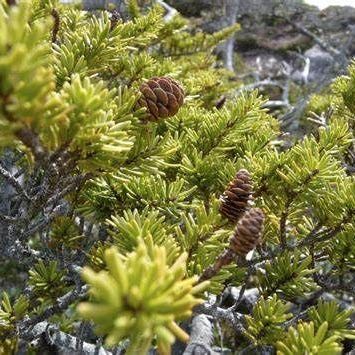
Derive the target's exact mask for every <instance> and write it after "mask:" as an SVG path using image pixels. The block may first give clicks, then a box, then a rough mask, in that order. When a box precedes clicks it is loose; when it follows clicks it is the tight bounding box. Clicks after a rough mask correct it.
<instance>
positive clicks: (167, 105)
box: [138, 77, 185, 121]
mask: <svg viewBox="0 0 355 355" xmlns="http://www.w3.org/2000/svg"><path fill="white" fill-rule="evenodd" d="M139 90H140V92H141V93H142V97H141V98H140V99H139V100H138V107H146V108H147V117H146V118H147V119H148V120H149V121H158V120H159V119H160V118H166V117H171V116H174V115H175V114H176V113H177V112H178V111H179V108H180V107H181V106H182V104H183V103H184V95H185V93H184V90H183V89H182V87H181V86H180V84H179V83H178V82H177V81H175V80H173V79H171V78H168V77H154V78H151V79H149V80H148V81H147V82H145V83H143V84H142V85H141V86H140V87H139Z"/></svg>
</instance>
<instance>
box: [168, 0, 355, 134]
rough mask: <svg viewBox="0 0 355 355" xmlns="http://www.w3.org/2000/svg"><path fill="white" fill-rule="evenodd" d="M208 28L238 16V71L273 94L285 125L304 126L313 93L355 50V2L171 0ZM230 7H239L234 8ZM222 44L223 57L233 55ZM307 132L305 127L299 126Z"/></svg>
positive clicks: (338, 71)
mask: <svg viewBox="0 0 355 355" xmlns="http://www.w3.org/2000/svg"><path fill="white" fill-rule="evenodd" d="M167 2H169V4H170V5H172V6H174V7H175V8H176V9H177V10H178V11H180V12H181V13H182V14H183V15H185V16H189V17H191V18H192V19H193V21H195V22H196V23H197V24H198V25H199V26H200V27H201V28H203V29H204V30H206V31H208V32H213V31H216V30H219V29H221V28H223V27H225V26H227V25H228V24H230V23H233V21H236V22H238V23H240V24H241V30H240V31H239V32H237V33H236V35H235V38H234V52H235V53H236V55H235V56H234V63H233V65H230V64H228V63H226V61H225V64H226V66H227V67H228V68H231V67H233V69H234V71H235V73H236V77H237V78H239V79H240V78H242V80H243V81H244V83H245V87H247V88H248V89H249V88H250V89H253V88H258V89H259V90H260V91H261V92H262V93H265V94H266V95H268V96H269V97H270V103H269V104H268V108H270V109H272V110H274V111H275V110H276V111H277V112H278V114H279V117H280V119H281V120H282V121H283V123H284V128H287V129H288V130H291V131H293V132H295V131H299V130H300V126H301V125H300V122H299V118H300V117H302V113H303V112H304V109H305V108H306V107H307V102H308V99H309V97H310V96H311V94H313V93H315V92H320V91H322V90H323V89H324V88H325V87H327V85H329V84H330V83H331V81H332V80H333V79H334V77H336V76H338V75H339V74H342V73H344V72H345V70H346V67H347V65H348V63H349V61H350V60H351V58H353V57H354V56H355V8H353V7H340V6H332V7H328V8H326V9H324V10H322V11H321V10H319V9H318V8H317V7H315V6H312V5H308V4H305V3H304V2H303V1H302V0H248V1H243V0H221V1H214V0H168V1H167ZM230 8H233V9H234V10H235V12H234V13H232V12H231V11H230ZM226 48H227V47H224V48H223V47H222V54H223V55H222V56H221V57H222V58H223V59H224V58H226V57H228V55H226V54H225V53H223V50H224V51H225V50H226ZM300 133H301V134H302V132H300Z"/></svg>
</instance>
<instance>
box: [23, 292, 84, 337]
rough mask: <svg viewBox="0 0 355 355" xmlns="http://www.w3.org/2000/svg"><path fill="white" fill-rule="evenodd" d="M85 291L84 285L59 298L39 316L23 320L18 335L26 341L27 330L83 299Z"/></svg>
mask: <svg viewBox="0 0 355 355" xmlns="http://www.w3.org/2000/svg"><path fill="white" fill-rule="evenodd" d="M87 291H88V286H87V285H84V286H81V288H79V289H77V288H75V289H73V290H71V291H69V292H68V293H66V294H65V295H64V296H62V297H59V298H58V299H57V300H56V302H55V304H54V305H53V306H50V307H48V308H46V309H45V310H44V311H43V312H42V313H41V314H40V315H38V316H35V317H33V318H30V319H27V320H24V321H23V322H22V324H21V325H20V334H21V333H23V334H24V335H23V337H25V338H26V339H28V334H27V333H26V332H27V331H28V328H31V327H33V326H35V325H36V324H38V323H40V322H42V321H44V320H45V319H48V318H49V317H51V316H53V315H54V314H56V313H59V312H61V311H63V310H66V309H67V308H68V307H69V306H70V304H72V303H73V302H74V301H77V300H80V299H82V298H84V297H85V296H86V295H87ZM32 339H33V338H32Z"/></svg>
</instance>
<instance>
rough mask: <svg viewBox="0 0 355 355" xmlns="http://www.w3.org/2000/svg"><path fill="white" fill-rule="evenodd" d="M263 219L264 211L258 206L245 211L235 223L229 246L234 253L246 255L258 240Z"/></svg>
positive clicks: (261, 230)
mask: <svg viewBox="0 0 355 355" xmlns="http://www.w3.org/2000/svg"><path fill="white" fill-rule="evenodd" d="M264 219H265V217H264V213H263V211H262V210H261V209H260V208H252V209H250V210H249V211H247V212H246V213H245V214H244V216H243V217H242V219H241V220H240V221H239V222H238V224H237V227H236V229H235V232H234V235H233V237H232V238H231V239H230V246H229V248H230V249H231V250H233V251H234V253H236V254H239V255H242V256H245V255H247V254H248V253H249V252H250V251H251V250H253V249H254V248H255V247H256V246H257V245H258V244H259V242H260V237H261V234H262V232H263V225H264Z"/></svg>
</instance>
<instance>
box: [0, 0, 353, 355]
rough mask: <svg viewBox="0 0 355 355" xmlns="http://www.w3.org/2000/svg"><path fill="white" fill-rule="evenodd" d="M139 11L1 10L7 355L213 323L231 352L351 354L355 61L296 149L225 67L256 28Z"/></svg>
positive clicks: (39, 2) (174, 334)
mask: <svg viewBox="0 0 355 355" xmlns="http://www.w3.org/2000/svg"><path fill="white" fill-rule="evenodd" d="M127 4H128V6H127V8H126V9H127V13H124V14H123V13H122V16H118V14H117V11H111V10H110V11H106V10H98V11H95V12H86V11H83V10H81V9H80V8H78V7H76V6H72V5H65V4H61V3H59V2H57V1H55V0H50V1H49V0H48V1H47V0H31V1H18V4H13V3H12V2H10V1H7V2H5V1H1V2H0V107H1V110H0V132H1V133H0V134H1V136H0V137H1V140H0V149H1V158H0V194H1V195H0V196H1V201H0V235H1V238H0V257H1V267H0V273H1V279H2V282H1V288H4V292H3V294H2V297H1V298H2V302H1V306H0V353H1V354H2V353H3V354H9V353H12V352H13V353H16V352H22V353H23V352H25V353H26V352H27V353H39V354H40V353H43V351H44V349H45V347H46V345H47V346H54V347H55V348H56V349H66V350H68V351H72V352H74V351H79V352H80V351H81V350H84V351H86V352H87V353H90V352H92V353H95V348H96V349H97V348H98V347H101V344H103V345H102V347H104V348H105V349H106V350H107V351H110V352H114V351H123V350H125V351H126V352H127V353H128V354H144V353H147V352H148V351H149V349H157V351H158V352H159V353H161V354H169V353H171V352H175V353H182V351H180V352H179V350H176V349H177V347H176V349H175V347H173V345H174V344H175V343H176V340H180V341H182V342H185V343H187V342H189V332H190V328H189V326H186V325H188V324H190V323H191V319H192V318H193V317H195V316H197V315H201V314H203V315H208V316H211V319H212V320H213V323H215V324H217V325H218V326H219V327H220V333H223V334H224V339H225V340H226V341H227V345H226V344H225V343H224V344H221V341H220V337H219V336H217V335H215V336H214V339H213V340H212V343H211V346H212V345H214V346H216V347H218V346H227V347H229V348H231V349H232V351H241V350H242V349H253V348H255V347H256V348H257V349H260V347H265V346H270V347H272V349H276V350H277V352H278V353H279V354H304V353H309V354H311V353H312V354H317V353H322V354H336V353H340V352H341V351H342V348H343V346H344V342H345V340H346V339H348V340H349V339H350V340H351V339H354V338H355V335H354V330H353V329H352V328H353V325H352V324H351V319H350V317H351V310H343V309H342V308H341V305H344V302H341V301H342V300H344V299H346V297H348V296H352V295H353V294H354V286H353V284H354V267H355V263H354V233H355V227H354V225H355V224H354V211H355V180H354V176H352V175H351V169H350V167H351V166H352V164H353V163H354V161H353V160H352V159H353V157H354V117H355V107H354V100H353V99H354V97H355V63H353V64H352V65H351V66H350V68H349V72H348V74H347V75H346V76H343V77H340V78H339V79H337V80H336V82H335V83H334V84H333V87H332V95H331V97H332V99H331V100H328V101H327V105H326V106H329V107H331V108H332V114H331V115H330V114H329V115H328V116H327V120H326V122H324V123H323V124H322V125H321V127H320V128H319V129H317V130H316V131H315V132H314V133H312V134H309V135H307V136H305V137H304V138H303V139H301V140H297V141H294V142H292V146H291V147H288V142H285V141H284V140H283V136H282V134H281V132H280V129H279V125H278V122H277V120H276V119H275V118H274V117H272V116H271V115H270V113H268V112H267V110H266V109H264V108H263V103H264V98H263V97H261V96H260V95H259V94H258V93H257V92H251V93H239V92H238V94H237V95H236V94H235V88H234V87H233V85H234V83H233V81H231V80H230V79H231V77H232V73H230V72H228V71H227V70H225V69H223V68H221V67H219V66H218V65H215V63H216V61H217V59H216V57H215V55H214V52H213V48H214V47H215V46H217V45H218V44H219V43H220V42H221V41H224V40H226V39H228V38H229V37H230V36H231V35H232V34H233V33H234V32H235V31H236V30H238V26H237V25H234V26H231V27H228V28H225V29H223V30H221V31H219V32H217V33H214V34H205V33H202V32H199V31H196V29H195V28H194V27H193V25H192V24H191V23H190V22H188V21H187V20H186V19H184V18H182V17H181V16H180V15H178V14H177V15H175V16H174V17H172V18H169V19H167V18H165V14H164V9H163V8H162V7H161V6H159V5H158V4H155V2H154V1H153V5H151V4H148V2H146V1H142V2H137V1H135V0H130V1H128V2H127ZM222 96H223V98H225V101H223V103H224V104H222V105H221V104H220V102H221V101H220V100H221V97H222ZM315 100H316V101H317V98H315ZM245 170H246V171H247V172H249V174H247V173H246V172H245ZM237 172H239V173H238V174H237ZM246 174H247V175H246ZM252 197H253V198H252ZM238 203H239V204H238ZM235 206H239V207H240V209H238V210H236V209H235ZM231 208H234V210H233V211H231ZM237 212H238V213H237ZM231 216H232V217H233V218H230V217H231ZM3 285H4V286H3ZM229 286H234V287H239V288H238V290H239V297H237V298H236V299H233V300H232V305H229V306H227V305H226V303H223V298H224V295H225V294H226V290H228V289H229ZM325 293H328V294H329V293H330V294H332V298H333V299H334V300H333V301H332V302H328V301H321V302H319V303H318V304H316V300H317V299H318V298H319V297H320V296H321V295H323V294H325ZM247 294H248V295H249V296H250V297H245V295H247ZM251 295H252V296H253V297H252V296H251ZM248 301H250V302H251V304H249V305H248V304H247V303H248ZM345 304H347V303H346V302H345ZM243 307H244V308H243ZM207 324H209V326H210V327H211V328H212V326H213V324H212V323H211V322H210V320H207ZM192 330H193V329H192ZM215 333H216V334H217V332H215ZM191 334H192V331H191ZM193 338H194V337H193V336H192V335H191V341H193ZM192 345H193V343H192ZM206 346H207V345H206ZM172 347H173V348H172ZM172 349H173V350H172ZM102 350H103V349H102Z"/></svg>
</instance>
